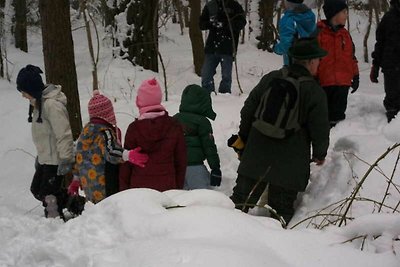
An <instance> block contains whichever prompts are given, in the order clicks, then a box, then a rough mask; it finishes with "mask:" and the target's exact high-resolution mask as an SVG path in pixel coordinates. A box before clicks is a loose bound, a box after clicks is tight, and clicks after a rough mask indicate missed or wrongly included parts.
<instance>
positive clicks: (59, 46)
mask: <svg viewBox="0 0 400 267" xmlns="http://www.w3.org/2000/svg"><path fill="white" fill-rule="evenodd" d="M39 12H40V17H41V25H42V39H43V56H44V66H45V72H46V82H47V83H53V84H59V85H61V86H62V90H63V92H64V93H65V95H66V96H67V99H68V104H67V109H68V113H69V121H70V124H71V129H72V134H73V137H74V139H77V138H78V137H79V134H80V132H81V130H82V118H81V110H80V103H79V92H78V82H77V75H76V68H75V56H74V45H73V40H72V33H71V21H70V13H69V1H68V0H40V1H39Z"/></svg>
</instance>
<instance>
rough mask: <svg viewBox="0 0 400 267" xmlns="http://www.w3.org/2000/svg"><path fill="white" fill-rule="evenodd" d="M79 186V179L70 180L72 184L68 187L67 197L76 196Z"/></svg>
mask: <svg viewBox="0 0 400 267" xmlns="http://www.w3.org/2000/svg"><path fill="white" fill-rule="evenodd" d="M80 186H81V183H80V182H79V179H74V180H72V182H71V183H70V184H69V186H68V195H70V196H73V195H77V194H78V191H79V187H80Z"/></svg>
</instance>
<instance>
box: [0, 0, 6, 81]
mask: <svg viewBox="0 0 400 267" xmlns="http://www.w3.org/2000/svg"><path fill="white" fill-rule="evenodd" d="M4 6H5V0H0V78H4V63H3V50H2V48H3V43H4V42H3V38H4V36H3V35H4V34H3V33H4Z"/></svg>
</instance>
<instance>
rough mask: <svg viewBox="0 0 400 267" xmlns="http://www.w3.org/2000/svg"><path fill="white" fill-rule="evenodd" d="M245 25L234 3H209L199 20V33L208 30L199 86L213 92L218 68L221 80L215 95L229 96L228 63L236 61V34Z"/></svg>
mask: <svg viewBox="0 0 400 267" xmlns="http://www.w3.org/2000/svg"><path fill="white" fill-rule="evenodd" d="M245 25H246V17H245V14H244V11H243V8H242V6H241V5H240V4H239V3H238V2H237V1H236V0H211V1H209V2H208V3H207V4H206V5H205V6H204V8H203V11H202V13H201V16H200V19H199V26H200V29H201V30H202V31H205V30H208V31H209V32H208V37H207V41H206V45H205V48H204V52H205V58H204V63H203V67H202V70H201V86H202V87H203V88H205V89H207V90H208V91H209V92H210V93H211V92H215V87H214V75H215V73H216V68H217V66H218V65H219V64H221V73H222V80H221V83H220V84H219V88H218V92H220V93H229V94H230V93H231V84H232V63H233V60H234V58H235V57H236V50H237V46H238V42H239V33H240V31H241V30H242V29H243V28H244V26H245Z"/></svg>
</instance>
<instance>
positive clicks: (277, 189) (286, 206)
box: [231, 174, 298, 223]
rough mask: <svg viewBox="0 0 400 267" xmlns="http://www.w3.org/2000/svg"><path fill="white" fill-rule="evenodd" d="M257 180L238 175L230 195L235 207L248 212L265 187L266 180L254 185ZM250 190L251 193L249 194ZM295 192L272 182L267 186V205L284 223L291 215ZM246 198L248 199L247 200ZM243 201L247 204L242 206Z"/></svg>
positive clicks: (287, 221)
mask: <svg viewBox="0 0 400 267" xmlns="http://www.w3.org/2000/svg"><path fill="white" fill-rule="evenodd" d="M257 182H258V181H257V180H255V179H252V178H249V177H246V176H243V175H240V174H239V175H238V178H237V180H236V186H235V187H234V188H233V194H232V196H231V200H232V201H233V203H235V205H236V208H237V209H240V210H243V211H244V212H248V210H249V208H251V207H254V205H256V204H257V202H258V200H259V199H260V197H261V195H262V193H263V192H264V190H265V188H266V187H267V183H266V182H260V183H258V185H257V187H255V186H256V184H257ZM252 191H253V193H252V194H251V195H250V193H251V192H252ZM297 193H298V192H297V191H295V190H291V189H286V188H283V187H281V186H277V185H274V184H269V186H268V205H269V206H271V207H272V208H273V209H275V210H276V212H277V213H278V214H279V215H280V216H282V217H283V218H284V219H285V221H286V223H289V221H290V220H291V219H292V217H293V214H294V208H293V203H294V202H295V200H296V198H297ZM249 195H250V197H249ZM247 198H249V199H248V200H247ZM246 200H247V202H246ZM245 203H246V204H247V206H245V207H244V204H245ZM272 217H274V216H272Z"/></svg>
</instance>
